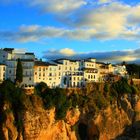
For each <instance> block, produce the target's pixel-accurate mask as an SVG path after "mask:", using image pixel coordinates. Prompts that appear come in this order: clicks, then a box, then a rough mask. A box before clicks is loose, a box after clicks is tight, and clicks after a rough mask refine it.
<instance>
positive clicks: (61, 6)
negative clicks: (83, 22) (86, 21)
mask: <svg viewBox="0 0 140 140" xmlns="http://www.w3.org/2000/svg"><path fill="white" fill-rule="evenodd" d="M85 4H86V2H85V1H84V0H78V1H76V0H32V1H31V2H30V5H31V6H37V7H39V8H41V9H42V10H43V11H44V12H51V13H65V12H70V11H73V10H75V9H78V8H80V7H81V6H83V5H85Z"/></svg>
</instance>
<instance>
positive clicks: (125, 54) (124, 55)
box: [43, 48, 140, 62]
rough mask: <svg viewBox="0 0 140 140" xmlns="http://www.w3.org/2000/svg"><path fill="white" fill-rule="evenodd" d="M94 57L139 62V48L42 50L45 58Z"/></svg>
mask: <svg viewBox="0 0 140 140" xmlns="http://www.w3.org/2000/svg"><path fill="white" fill-rule="evenodd" d="M89 57H91V58H96V59H97V61H104V62H122V61H126V62H140V48H138V49H135V50H123V51H106V52H84V53H83V52H81V53H76V52H75V51H74V50H72V49H69V48H64V49H61V50H56V49H53V50H48V51H46V52H44V57H43V58H45V59H53V60H54V59H59V58H69V59H86V58H89Z"/></svg>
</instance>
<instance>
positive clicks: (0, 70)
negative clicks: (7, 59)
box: [0, 63, 6, 83]
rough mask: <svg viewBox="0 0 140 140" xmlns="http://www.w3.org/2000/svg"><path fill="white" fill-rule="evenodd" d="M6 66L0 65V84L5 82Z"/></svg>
mask: <svg viewBox="0 0 140 140" xmlns="http://www.w3.org/2000/svg"><path fill="white" fill-rule="evenodd" d="M5 73H6V65H5V64H1V63H0V83H2V82H3V81H4V80H5Z"/></svg>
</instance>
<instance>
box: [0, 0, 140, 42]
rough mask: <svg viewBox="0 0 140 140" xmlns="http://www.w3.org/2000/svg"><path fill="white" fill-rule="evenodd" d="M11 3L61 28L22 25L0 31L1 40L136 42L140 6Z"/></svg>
mask: <svg viewBox="0 0 140 140" xmlns="http://www.w3.org/2000/svg"><path fill="white" fill-rule="evenodd" d="M2 1H4V0H2ZM6 1H7V2H10V1H11V0H6ZM15 1H16V2H22V3H25V4H26V5H28V6H29V7H36V8H38V9H40V10H41V11H43V12H44V13H52V14H54V15H53V16H54V19H55V21H57V22H61V23H62V26H61V28H60V27H51V26H47V25H46V26H40V25H30V26H25V25H24V26H21V27H19V28H18V29H17V31H16V30H15V31H0V37H1V39H5V40H8V41H10V40H11V41H18V42H35V41H40V40H42V39H43V40H44V39H48V38H67V39H73V40H83V41H87V40H92V39H98V40H112V39H126V40H138V39H139V38H140V4H135V5H130V4H126V3H124V2H120V1H117V0H97V1H95V2H93V1H91V0H32V1H30V0H24V1H23V0H19V1H18V0H15ZM11 2H12V1H11ZM11 35H12V36H11Z"/></svg>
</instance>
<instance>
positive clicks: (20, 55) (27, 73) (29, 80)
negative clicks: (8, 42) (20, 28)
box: [0, 48, 35, 85]
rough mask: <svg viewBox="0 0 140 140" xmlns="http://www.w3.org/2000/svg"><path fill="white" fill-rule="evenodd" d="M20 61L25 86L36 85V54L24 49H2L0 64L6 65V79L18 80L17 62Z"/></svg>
mask: <svg viewBox="0 0 140 140" xmlns="http://www.w3.org/2000/svg"><path fill="white" fill-rule="evenodd" d="M18 59H20V60H21V62H22V67H23V82H22V84H23V85H25V84H26V85H33V84H34V61H35V55H34V53H28V52H26V51H25V50H24V49H13V48H4V49H0V62H1V63H3V64H5V65H6V72H5V79H11V80H12V81H13V82H14V81H15V78H16V68H17V60H18Z"/></svg>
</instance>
